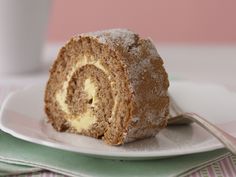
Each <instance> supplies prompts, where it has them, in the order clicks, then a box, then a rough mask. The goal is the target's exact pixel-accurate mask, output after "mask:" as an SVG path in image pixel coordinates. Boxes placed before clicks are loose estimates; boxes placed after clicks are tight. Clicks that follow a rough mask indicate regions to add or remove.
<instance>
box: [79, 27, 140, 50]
mask: <svg viewBox="0 0 236 177" xmlns="http://www.w3.org/2000/svg"><path fill="white" fill-rule="evenodd" d="M80 36H82V37H86V36H87V37H93V38H96V39H98V41H99V42H100V43H102V44H108V45H109V46H110V47H111V48H114V47H117V46H119V45H121V46H122V47H124V48H125V49H128V48H129V46H131V45H132V44H133V43H134V42H135V36H136V34H135V33H133V32H132V31H129V30H128V29H120V28H117V29H109V30H105V31H96V32H90V33H84V34H81V35H80Z"/></svg>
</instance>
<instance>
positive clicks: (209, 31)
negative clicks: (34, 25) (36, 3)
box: [47, 0, 236, 44]
mask: <svg viewBox="0 0 236 177" xmlns="http://www.w3.org/2000/svg"><path fill="white" fill-rule="evenodd" d="M235 7H236V1H235V0H179V1H170V0H139V1H135V0H119V1H117V0H99V1H94V0H70V1H65V0H64V1H63V0H54V1H53V4H52V9H51V15H50V20H49V30H48V36H47V37H48V40H49V41H50V42H58V41H65V40H67V39H68V38H70V37H71V36H72V35H74V34H77V33H82V32H87V31H96V30H101V29H107V28H114V27H123V28H129V29H132V30H134V31H135V32H137V33H139V34H141V35H143V36H146V37H147V36H150V37H152V38H153V39H154V40H155V41H156V42H157V43H194V44H202V43H207V44H222V43H223V44H232V43H236V20H235V18H236V9H235Z"/></svg>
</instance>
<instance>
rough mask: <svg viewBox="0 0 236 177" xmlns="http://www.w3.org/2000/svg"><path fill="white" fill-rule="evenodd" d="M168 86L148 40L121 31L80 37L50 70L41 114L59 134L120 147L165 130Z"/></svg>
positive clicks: (156, 54)
mask: <svg viewBox="0 0 236 177" xmlns="http://www.w3.org/2000/svg"><path fill="white" fill-rule="evenodd" d="M168 86H169V82H168V77H167V74H166V71H165V69H164V67H163V61H162V59H161V58H160V56H159V55H158V53H157V51H156V48H155V47H154V45H153V44H152V42H151V41H150V40H149V39H141V38H140V37H139V36H138V35H136V34H134V33H133V32H131V31H128V30H125V29H112V30H106V31H99V32H95V33H86V34H81V35H78V36H74V37H73V38H72V39H71V40H70V41H69V42H68V43H67V44H66V45H65V46H64V47H62V48H61V50H60V52H59V54H58V56H57V58H56V60H55V62H54V64H53V66H52V68H51V71H50V78H49V80H48V83H47V87H46V91H45V112H46V114H47V116H48V120H49V122H50V123H51V124H52V126H53V127H54V128H55V129H56V130H58V131H67V132H72V133H78V134H83V135H87V136H92V137H95V138H103V139H104V140H105V142H106V143H108V144H112V145H118V144H123V143H126V142H130V141H134V140H137V139H143V138H146V137H150V136H155V135H156V133H157V132H158V131H159V130H160V129H162V128H163V127H165V126H166V123H167V114H168V104H169V99H168V96H167V89H168Z"/></svg>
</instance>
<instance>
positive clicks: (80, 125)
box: [68, 110, 96, 132]
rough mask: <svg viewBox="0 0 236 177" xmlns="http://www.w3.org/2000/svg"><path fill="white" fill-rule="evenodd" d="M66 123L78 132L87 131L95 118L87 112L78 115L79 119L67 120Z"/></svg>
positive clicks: (94, 121)
mask: <svg viewBox="0 0 236 177" xmlns="http://www.w3.org/2000/svg"><path fill="white" fill-rule="evenodd" d="M68 122H70V124H71V126H72V127H74V128H75V129H76V130H77V131H78V132H81V131H82V130H87V129H88V128H89V127H90V126H91V125H92V124H94V123H96V117H95V116H94V115H93V113H92V112H91V111H90V110H88V111H87V112H85V113H84V114H82V115H80V116H79V118H75V119H69V120H68Z"/></svg>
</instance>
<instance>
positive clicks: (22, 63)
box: [0, 0, 51, 75]
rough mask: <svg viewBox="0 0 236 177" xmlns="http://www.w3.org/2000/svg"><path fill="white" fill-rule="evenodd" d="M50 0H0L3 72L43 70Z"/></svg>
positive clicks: (0, 54)
mask: <svg viewBox="0 0 236 177" xmlns="http://www.w3.org/2000/svg"><path fill="white" fill-rule="evenodd" d="M50 4H51V1H50V0H0V75H4V74H18V73H26V72H30V71H36V70H39V68H40V67H41V62H42V49H43V45H44V42H45V32H46V28H47V22H48V16H49V8H50Z"/></svg>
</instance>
